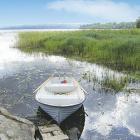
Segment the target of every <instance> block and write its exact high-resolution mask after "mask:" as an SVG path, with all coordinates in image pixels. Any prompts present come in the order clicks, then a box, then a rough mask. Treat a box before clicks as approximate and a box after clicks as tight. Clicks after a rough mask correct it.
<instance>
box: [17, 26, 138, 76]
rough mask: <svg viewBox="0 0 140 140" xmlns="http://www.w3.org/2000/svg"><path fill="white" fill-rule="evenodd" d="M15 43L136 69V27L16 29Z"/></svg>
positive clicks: (23, 47)
mask: <svg viewBox="0 0 140 140" xmlns="http://www.w3.org/2000/svg"><path fill="white" fill-rule="evenodd" d="M17 47H18V48H20V49H21V50H23V51H25V52H29V53H31V52H44V53H51V54H59V55H64V56H67V57H74V58H78V59H82V60H86V61H89V62H94V63H98V64H103V65H105V66H108V67H110V68H112V69H117V70H121V71H126V72H130V73H131V72H132V73H136V76H139V71H140V62H139V61H140V30H138V29H133V30H83V31H71V32H30V33H20V34H19V41H18V43H17Z"/></svg>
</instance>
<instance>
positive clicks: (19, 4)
mask: <svg viewBox="0 0 140 140" xmlns="http://www.w3.org/2000/svg"><path fill="white" fill-rule="evenodd" d="M139 16H140V0H1V1H0V27H4V26H16V25H40V24H41V25H42V24H50V23H95V22H122V21H135V20H136V19H137V18H138V17H139Z"/></svg>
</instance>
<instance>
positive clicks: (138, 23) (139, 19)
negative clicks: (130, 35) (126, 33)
mask: <svg viewBox="0 0 140 140" xmlns="http://www.w3.org/2000/svg"><path fill="white" fill-rule="evenodd" d="M136 27H137V28H140V17H139V18H138V19H137V21H136Z"/></svg>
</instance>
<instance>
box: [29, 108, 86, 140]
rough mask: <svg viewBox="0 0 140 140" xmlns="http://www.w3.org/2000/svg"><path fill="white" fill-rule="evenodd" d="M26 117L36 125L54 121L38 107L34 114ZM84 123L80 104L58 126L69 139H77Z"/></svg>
mask: <svg viewBox="0 0 140 140" xmlns="http://www.w3.org/2000/svg"><path fill="white" fill-rule="evenodd" d="M27 119H29V120H31V121H33V122H34V123H35V124H36V125H37V126H39V125H41V126H42V125H50V124H55V123H56V122H55V121H54V120H53V119H52V118H51V117H50V116H49V115H48V114H47V113H46V112H44V111H43V110H42V109H41V108H40V107H39V108H38V110H37V114H36V116H33V117H27ZM84 123H85V112H84V107H83V106H82V107H81V108H79V109H78V110H77V111H76V112H74V113H73V114H72V115H70V116H69V117H68V118H67V119H66V120H65V121H64V122H63V123H61V125H60V127H61V129H62V130H63V132H64V133H66V134H67V135H68V136H69V138H70V139H71V140H78V139H79V138H80V136H81V134H82V132H83V129H84Z"/></svg>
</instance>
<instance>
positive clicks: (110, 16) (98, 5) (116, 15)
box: [47, 0, 140, 21]
mask: <svg viewBox="0 0 140 140" xmlns="http://www.w3.org/2000/svg"><path fill="white" fill-rule="evenodd" d="M47 8H49V9H51V10H60V11H64V12H71V13H77V14H81V15H82V14H84V15H87V16H89V17H93V18H100V19H102V20H106V21H134V20H136V18H137V17H139V16H140V5H130V4H128V3H124V2H114V1H111V0H58V1H53V2H50V3H49V4H48V5H47Z"/></svg>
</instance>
